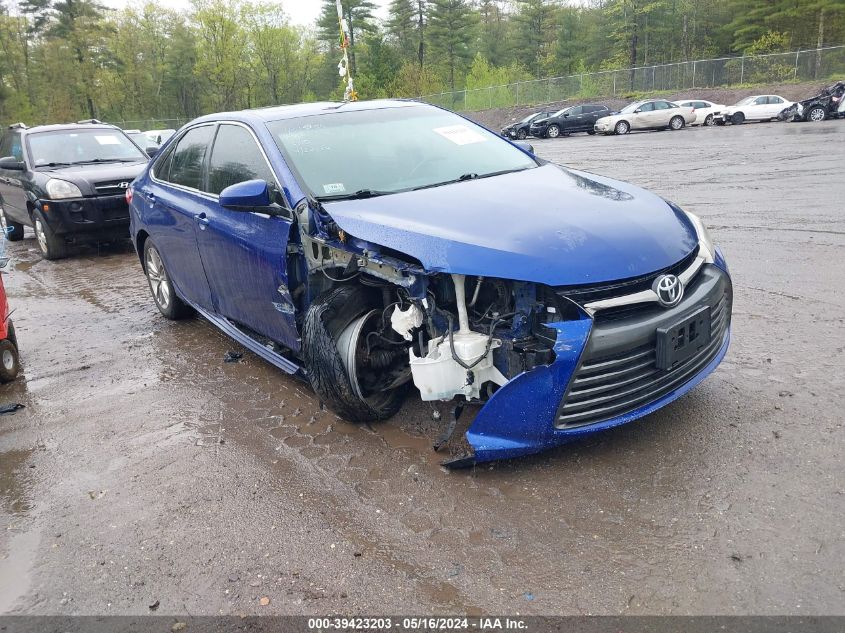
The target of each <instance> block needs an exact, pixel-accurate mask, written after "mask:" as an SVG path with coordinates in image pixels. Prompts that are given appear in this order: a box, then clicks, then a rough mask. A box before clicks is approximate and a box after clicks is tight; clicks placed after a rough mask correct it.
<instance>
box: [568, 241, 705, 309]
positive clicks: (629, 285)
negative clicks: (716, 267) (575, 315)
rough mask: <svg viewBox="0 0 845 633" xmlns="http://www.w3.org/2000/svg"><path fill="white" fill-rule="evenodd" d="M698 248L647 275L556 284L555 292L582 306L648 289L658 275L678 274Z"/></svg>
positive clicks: (691, 259)
mask: <svg viewBox="0 0 845 633" xmlns="http://www.w3.org/2000/svg"><path fill="white" fill-rule="evenodd" d="M698 248H699V247H698V246H696V247H695V248H694V249H693V251H692V252H691V253H690V254H689V255H687V256H686V257H684V258H683V259H682V260H681V261H679V262H677V263H676V264H672V265H671V266H668V267H666V268H663V269H662V270H658V271H655V272H653V273H649V274H647V275H642V276H640V277H631V278H629V279H622V280H617V281H612V282H609V283H605V284H590V285H585V286H558V287H556V288H555V292H557V293H558V294H560V295H562V296H564V297H567V298H568V299H571V300H573V301H574V302H575V303H577V304H579V305H582V306H583V305H584V304H585V303H591V302H593V301H601V300H602V299H612V298H614V297H619V296H622V295H629V294H633V293H635V292H641V291H643V290H648V289H649V288H651V287H652V285H653V284H654V280H655V279H657V278H658V277H659V276H660V275H679V274H680V273H681V272H683V271H684V270H686V269H687V268H689V267H690V265H691V264H692V263H693V262H694V261H695V258H696V257H697V256H698Z"/></svg>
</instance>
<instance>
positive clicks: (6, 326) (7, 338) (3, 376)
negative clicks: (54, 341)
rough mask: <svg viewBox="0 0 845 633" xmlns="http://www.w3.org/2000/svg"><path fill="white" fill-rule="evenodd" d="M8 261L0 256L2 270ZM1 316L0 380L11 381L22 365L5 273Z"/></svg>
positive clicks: (0, 282) (0, 293)
mask: <svg viewBox="0 0 845 633" xmlns="http://www.w3.org/2000/svg"><path fill="white" fill-rule="evenodd" d="M8 263H9V258H8V257H0V272H5V271H3V269H4V268H5V267H6V265H7V264H8ZM0 317H2V320H1V321H0V382H11V381H13V380H14V379H15V378H16V377H17V375H18V370H19V369H20V365H19V362H18V339H17V337H16V336H15V326H14V325H13V324H12V319H11V318H9V301H8V300H7V299H6V287H5V286H4V285H3V275H0Z"/></svg>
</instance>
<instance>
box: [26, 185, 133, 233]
mask: <svg viewBox="0 0 845 633" xmlns="http://www.w3.org/2000/svg"><path fill="white" fill-rule="evenodd" d="M38 207H39V210H40V211H41V212H42V215H43V216H44V218H45V220H46V221H47V224H48V225H49V227H50V229H51V230H52V231H53V233H55V234H56V235H62V236H64V237H66V238H68V239H74V240H80V241H82V240H90V239H105V238H112V239H114V238H120V237H129V207H128V205H127V204H126V198H125V197H124V196H123V195H112V196H95V197H90V198H71V199H68V200H39V201H38Z"/></svg>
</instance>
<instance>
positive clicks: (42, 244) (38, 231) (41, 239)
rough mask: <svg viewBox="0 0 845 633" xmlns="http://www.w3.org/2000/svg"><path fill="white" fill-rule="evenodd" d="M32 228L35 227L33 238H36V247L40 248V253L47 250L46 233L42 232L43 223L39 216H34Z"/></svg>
mask: <svg viewBox="0 0 845 633" xmlns="http://www.w3.org/2000/svg"><path fill="white" fill-rule="evenodd" d="M33 228H35V238H36V239H37V240H38V248H40V249H41V252H42V253H47V252H49V250H50V249H49V248H48V246H47V234H46V233H45V232H44V225H43V224H42V223H41V220H40V219H39V218H35V226H34V227H33Z"/></svg>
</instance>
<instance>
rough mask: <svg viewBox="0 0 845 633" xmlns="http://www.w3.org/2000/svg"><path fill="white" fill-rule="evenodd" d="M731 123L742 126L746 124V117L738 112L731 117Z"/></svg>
mask: <svg viewBox="0 0 845 633" xmlns="http://www.w3.org/2000/svg"><path fill="white" fill-rule="evenodd" d="M731 123H733V124H734V125H742V124H743V123H745V115H744V114H743V113H742V112H737V113H736V114H734V115H733V116H732V117H731Z"/></svg>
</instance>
